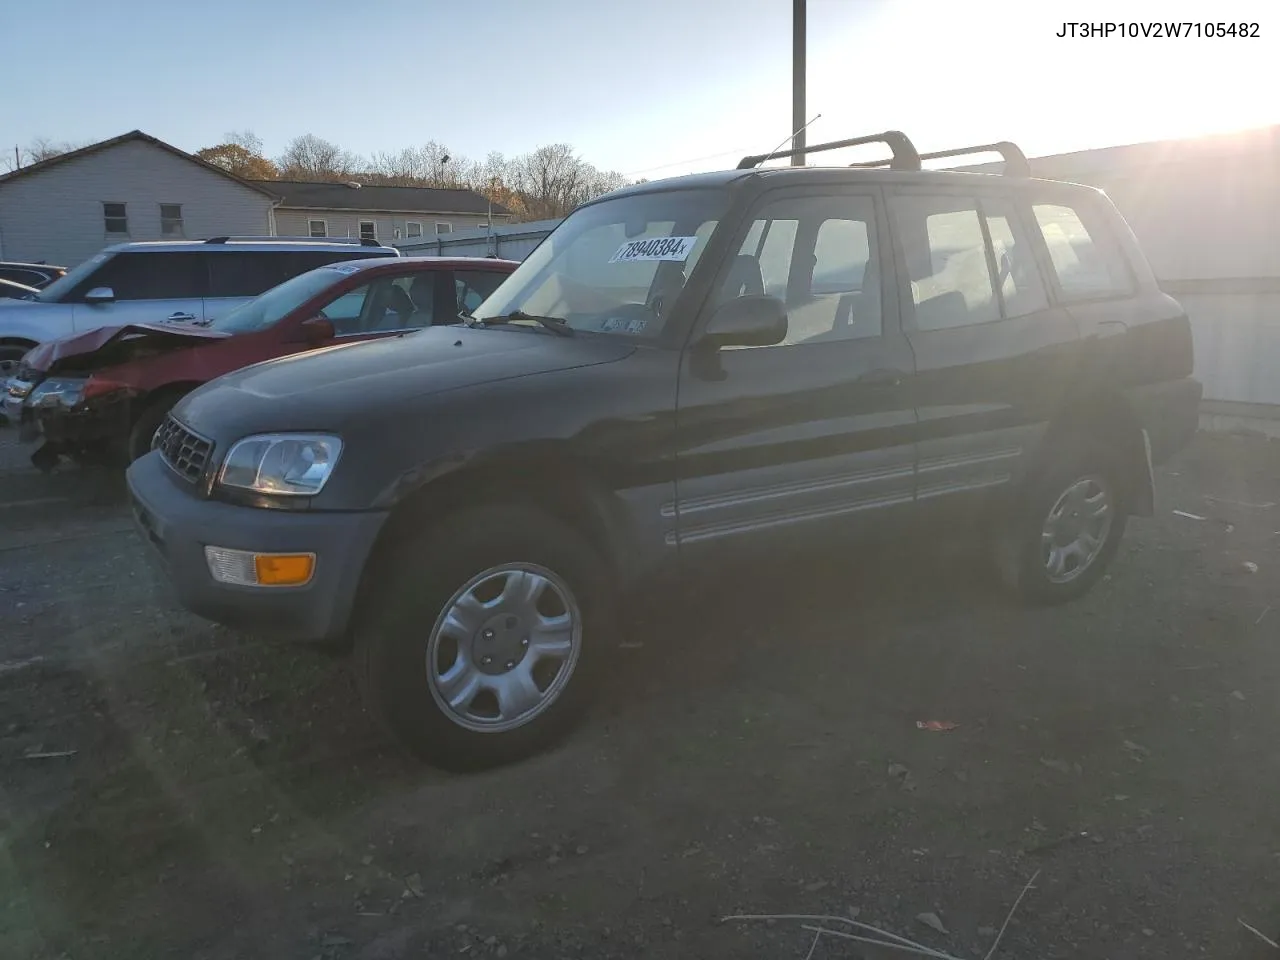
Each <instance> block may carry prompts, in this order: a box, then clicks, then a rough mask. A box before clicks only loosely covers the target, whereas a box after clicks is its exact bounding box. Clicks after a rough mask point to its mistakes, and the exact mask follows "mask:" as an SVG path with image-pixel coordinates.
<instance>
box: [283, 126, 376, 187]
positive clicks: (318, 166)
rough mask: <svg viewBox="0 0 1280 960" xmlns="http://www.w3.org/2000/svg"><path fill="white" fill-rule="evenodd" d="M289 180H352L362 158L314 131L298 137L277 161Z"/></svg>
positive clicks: (284, 176) (284, 177)
mask: <svg viewBox="0 0 1280 960" xmlns="http://www.w3.org/2000/svg"><path fill="white" fill-rule="evenodd" d="M276 166H277V167H278V168H279V170H280V176H281V178H282V179H285V180H318V181H334V180H349V179H350V178H351V177H352V175H353V174H355V173H356V172H358V170H359V168H360V166H361V163H360V160H359V158H357V157H356V156H355V155H353V154H352V153H350V152H349V151H347V150H344V149H342V147H340V146H338V145H337V144H336V143H332V142H330V141H328V140H325V139H323V138H322V137H317V136H316V135H315V134H313V133H306V134H303V135H302V136H300V137H294V138H293V139H292V140H290V141H289V146H288V147H286V148H285V151H284V153H283V154H281V156H280V158H279V159H278V160H277V161H276Z"/></svg>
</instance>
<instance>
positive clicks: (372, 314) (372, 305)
mask: <svg viewBox="0 0 1280 960" xmlns="http://www.w3.org/2000/svg"><path fill="white" fill-rule="evenodd" d="M448 281H449V278H448V274H447V273H446V272H444V271H431V272H425V273H415V274H410V275H409V276H405V277H383V278H381V279H379V280H375V281H374V282H373V283H367V284H365V285H364V286H362V287H356V288H355V289H354V290H348V291H347V292H346V293H344V294H342V295H341V296H340V297H338V298H337V299H335V300H332V301H330V302H329V304H328V305H327V306H325V307H324V308H323V312H324V315H325V316H326V317H328V318H329V319H330V320H331V321H333V328H334V331H335V332H336V334H337V335H338V336H340V337H350V336H355V335H360V334H369V333H390V332H391V331H393V330H412V329H415V328H418V327H429V326H431V325H432V324H433V323H446V324H447V323H456V322H457V319H458V318H457V316H456V315H455V314H452V313H451V314H450V315H449V316H447V317H444V318H442V319H441V318H437V316H436V314H437V312H438V311H437V310H436V309H435V307H436V296H437V290H436V285H437V284H438V283H447V282H448ZM441 292H447V291H441Z"/></svg>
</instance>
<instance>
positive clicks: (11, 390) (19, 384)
mask: <svg viewBox="0 0 1280 960" xmlns="http://www.w3.org/2000/svg"><path fill="white" fill-rule="evenodd" d="M31 387H32V385H31V384H30V383H28V382H26V381H24V380H19V379H18V378H17V377H9V378H8V379H6V380H4V381H2V382H0V413H3V414H4V418H5V419H6V420H7V421H9V425H10V426H13V427H17V428H18V439H19V440H21V441H22V442H24V443H29V442H30V441H32V440H35V439H36V438H37V437H39V436H40V428H39V427H38V426H37V425H36V422H35V418H34V417H33V416H32V414H31V410H30V409H29V408H28V407H27V405H26V401H27V395H28V394H29V393H30V392H31Z"/></svg>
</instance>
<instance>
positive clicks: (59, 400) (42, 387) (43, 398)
mask: <svg viewBox="0 0 1280 960" xmlns="http://www.w3.org/2000/svg"><path fill="white" fill-rule="evenodd" d="M84 384H85V381H84V380H83V379H71V378H64V379H58V378H50V379H48V380H44V381H42V382H41V383H40V384H38V385H37V386H36V388H35V389H34V390H32V391H31V393H30V395H28V397H27V405H28V406H30V407H65V408H66V409H68V410H70V409H71V408H72V407H74V406H76V405H77V404H78V403H79V402H80V401H81V400H83V399H84Z"/></svg>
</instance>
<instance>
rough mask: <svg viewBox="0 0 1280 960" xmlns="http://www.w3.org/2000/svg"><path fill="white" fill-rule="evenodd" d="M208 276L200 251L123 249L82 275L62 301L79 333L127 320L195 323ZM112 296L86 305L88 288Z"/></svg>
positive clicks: (132, 321) (201, 310)
mask: <svg viewBox="0 0 1280 960" xmlns="http://www.w3.org/2000/svg"><path fill="white" fill-rule="evenodd" d="M206 281H207V277H206V274H205V268H204V258H203V257H202V256H201V255H200V254H199V253H139V252H128V251H125V252H122V253H117V254H115V255H114V256H112V257H110V258H109V259H108V260H107V261H106V262H105V263H104V264H103V265H102V266H101V267H100V268H99V269H97V270H95V271H94V272H93V273H92V274H91V275H90V276H88V277H87V278H85V279H84V280H83V281H82V282H81V283H80V285H79V286H78V287H77V288H76V289H75V290H73V291H72V292H71V294H70V295H69V296H68V297H67V300H66V301H64V302H70V303H72V304H74V306H73V308H72V311H73V312H72V318H73V319H72V322H73V323H74V324H75V328H76V330H77V331H83V330H91V329H93V328H95V327H105V326H116V325H119V324H126V323H163V322H166V321H168V322H176V323H194V322H196V321H198V320H202V319H203V318H204V295H205V289H206ZM104 287H105V288H108V289H110V290H111V292H112V294H113V299H112V300H110V301H107V302H95V303H89V302H88V301H87V300H86V296H87V294H89V292H90V291H94V290H99V289H101V288H104Z"/></svg>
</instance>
